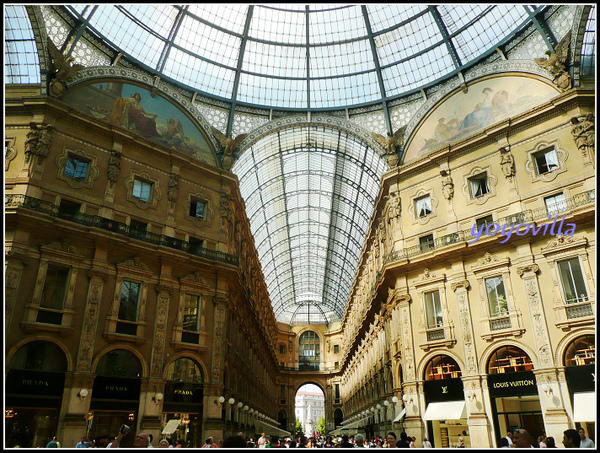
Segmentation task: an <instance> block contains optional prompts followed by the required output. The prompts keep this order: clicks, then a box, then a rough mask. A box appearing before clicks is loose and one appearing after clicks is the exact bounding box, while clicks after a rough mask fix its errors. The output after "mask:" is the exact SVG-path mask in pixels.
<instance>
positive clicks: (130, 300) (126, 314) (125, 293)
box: [119, 280, 141, 322]
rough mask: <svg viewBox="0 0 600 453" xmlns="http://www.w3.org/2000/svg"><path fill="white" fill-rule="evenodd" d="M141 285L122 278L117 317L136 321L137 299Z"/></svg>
mask: <svg viewBox="0 0 600 453" xmlns="http://www.w3.org/2000/svg"><path fill="white" fill-rule="evenodd" d="M140 289H141V285H140V284H139V283H134V282H130V281H127V280H123V283H122V285H121V301H120V303H119V319H120V320H122V321H131V322H136V321H137V316H138V300H139V296H140Z"/></svg>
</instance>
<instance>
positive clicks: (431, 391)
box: [423, 378, 465, 403]
mask: <svg viewBox="0 0 600 453" xmlns="http://www.w3.org/2000/svg"><path fill="white" fill-rule="evenodd" d="M423 390H424V391H425V399H426V400H427V403H438V402H443V401H459V400H464V399H465V394H464V392H463V383H462V379H461V378H454V379H440V380H435V381H425V383H424V384H423Z"/></svg>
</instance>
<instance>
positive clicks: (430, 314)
mask: <svg viewBox="0 0 600 453" xmlns="http://www.w3.org/2000/svg"><path fill="white" fill-rule="evenodd" d="M425 311H426V313H427V328H428V329H434V328H436V327H441V326H443V325H444V318H443V317H442V303H441V302H440V292H439V291H437V290H436V291H431V292H428V293H425Z"/></svg>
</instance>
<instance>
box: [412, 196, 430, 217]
mask: <svg viewBox="0 0 600 453" xmlns="http://www.w3.org/2000/svg"><path fill="white" fill-rule="evenodd" d="M415 212H416V213H417V217H425V216H426V215H427V214H431V198H430V197H429V195H427V196H426V197H421V198H419V199H417V200H415Z"/></svg>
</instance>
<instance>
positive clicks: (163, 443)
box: [158, 439, 171, 448]
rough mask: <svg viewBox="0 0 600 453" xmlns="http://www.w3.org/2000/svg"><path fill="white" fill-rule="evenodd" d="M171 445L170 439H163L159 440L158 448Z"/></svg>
mask: <svg viewBox="0 0 600 453" xmlns="http://www.w3.org/2000/svg"><path fill="white" fill-rule="evenodd" d="M170 446H171V444H170V443H169V439H161V440H159V441H158V448H169V447H170Z"/></svg>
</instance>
